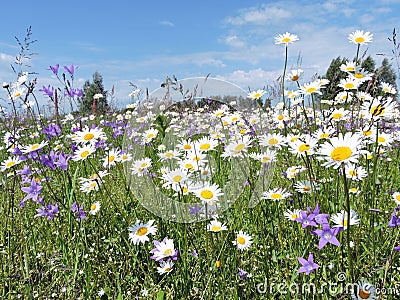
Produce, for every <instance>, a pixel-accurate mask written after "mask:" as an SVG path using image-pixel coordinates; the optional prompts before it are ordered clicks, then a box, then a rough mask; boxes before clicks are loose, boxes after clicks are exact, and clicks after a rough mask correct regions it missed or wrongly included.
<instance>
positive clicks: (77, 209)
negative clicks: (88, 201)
mask: <svg viewBox="0 0 400 300" xmlns="http://www.w3.org/2000/svg"><path fill="white" fill-rule="evenodd" d="M71 211H72V212H74V213H75V216H76V218H77V220H83V219H86V212H85V211H84V210H83V205H82V206H79V204H78V203H77V202H74V203H72V205H71Z"/></svg>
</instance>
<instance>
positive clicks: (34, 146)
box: [21, 141, 48, 154]
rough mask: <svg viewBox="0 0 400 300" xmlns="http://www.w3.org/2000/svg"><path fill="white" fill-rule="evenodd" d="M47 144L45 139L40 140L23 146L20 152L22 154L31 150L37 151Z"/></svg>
mask: <svg viewBox="0 0 400 300" xmlns="http://www.w3.org/2000/svg"><path fill="white" fill-rule="evenodd" d="M47 144H48V142H47V141H42V142H40V143H36V144H31V145H27V146H24V147H22V148H21V152H22V153H23V154H28V153H31V152H33V151H39V150H40V149H42V148H43V147H44V146H46V145H47Z"/></svg>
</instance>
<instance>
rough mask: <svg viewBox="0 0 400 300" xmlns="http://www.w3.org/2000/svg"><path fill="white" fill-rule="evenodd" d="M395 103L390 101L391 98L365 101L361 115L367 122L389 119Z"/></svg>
mask: <svg viewBox="0 0 400 300" xmlns="http://www.w3.org/2000/svg"><path fill="white" fill-rule="evenodd" d="M395 106H396V103H395V102H394V101H391V98H388V99H384V98H382V97H378V98H375V99H373V100H372V102H370V101H365V102H364V103H363V105H362V113H363V114H364V115H365V118H366V119H368V120H371V119H379V118H389V117H392V116H393V113H394V111H395Z"/></svg>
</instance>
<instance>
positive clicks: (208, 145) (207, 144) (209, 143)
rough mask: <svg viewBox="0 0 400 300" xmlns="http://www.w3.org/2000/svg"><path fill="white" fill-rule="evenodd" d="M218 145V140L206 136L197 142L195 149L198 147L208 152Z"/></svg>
mask: <svg viewBox="0 0 400 300" xmlns="http://www.w3.org/2000/svg"><path fill="white" fill-rule="evenodd" d="M217 145H218V141H217V140H215V139H213V138H210V137H206V136H205V137H202V138H201V139H200V140H198V141H196V142H195V149H198V150H200V151H202V152H207V151H211V150H213V149H214V148H215V147H216V146H217Z"/></svg>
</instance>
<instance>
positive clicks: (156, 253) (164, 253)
mask: <svg viewBox="0 0 400 300" xmlns="http://www.w3.org/2000/svg"><path fill="white" fill-rule="evenodd" d="M153 243H154V246H156V247H155V248H154V249H152V250H151V251H150V253H152V254H153V256H151V257H150V258H151V259H154V260H155V261H158V262H160V261H164V260H165V259H166V261H170V260H177V259H178V250H177V249H175V247H174V240H172V239H169V238H168V237H165V238H164V239H163V240H162V241H161V242H159V241H154V242H153Z"/></svg>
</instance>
